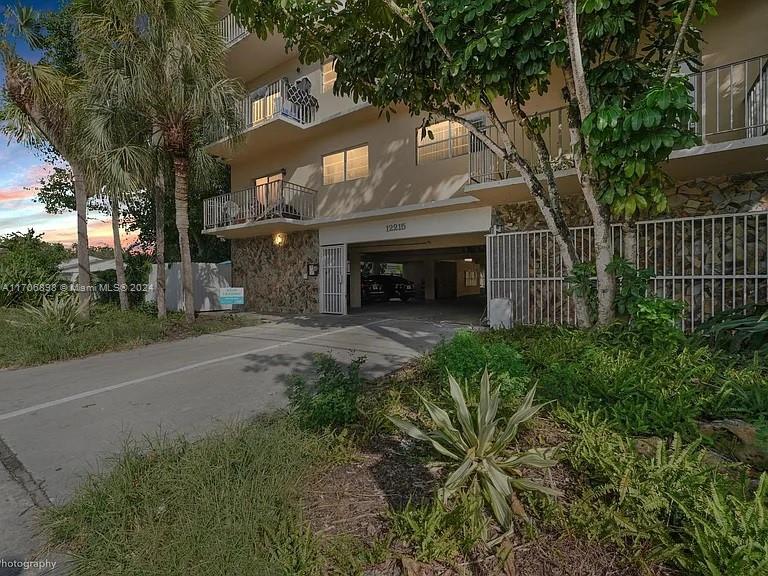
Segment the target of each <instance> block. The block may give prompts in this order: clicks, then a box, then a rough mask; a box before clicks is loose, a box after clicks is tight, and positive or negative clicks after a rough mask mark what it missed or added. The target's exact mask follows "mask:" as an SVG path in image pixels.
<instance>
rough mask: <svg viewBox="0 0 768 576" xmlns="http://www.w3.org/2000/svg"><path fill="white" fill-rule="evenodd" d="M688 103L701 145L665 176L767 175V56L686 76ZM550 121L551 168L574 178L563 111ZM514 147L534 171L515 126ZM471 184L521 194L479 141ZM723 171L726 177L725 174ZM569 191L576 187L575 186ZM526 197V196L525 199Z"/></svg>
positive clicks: (677, 159)
mask: <svg viewBox="0 0 768 576" xmlns="http://www.w3.org/2000/svg"><path fill="white" fill-rule="evenodd" d="M689 79H690V82H691V97H692V98H693V102H694V105H695V107H696V111H697V113H698V116H699V120H698V122H697V123H696V124H694V125H693V126H691V128H692V129H693V130H694V131H695V132H696V134H697V135H698V136H699V138H700V139H701V143H702V144H701V145H700V146H697V147H695V148H692V149H688V150H678V151H675V152H673V154H672V155H671V158H670V160H671V162H670V164H669V167H668V171H669V172H670V173H671V174H672V175H673V176H675V177H677V178H680V179H688V178H696V177H703V176H709V175H716V174H718V173H719V174H722V173H738V172H748V171H754V170H760V169H765V167H766V165H765V162H764V159H765V156H766V153H768V56H758V57H755V58H750V59H748V60H742V61H739V62H734V63H732V64H726V65H724V66H719V67H717V68H712V69H708V70H704V71H702V72H699V73H695V74H691V75H690V76H689ZM536 115H537V116H542V117H546V118H547V119H548V123H547V128H546V130H545V132H544V134H543V136H544V140H545V141H546V142H547V145H548V148H549V151H550V154H551V159H552V162H553V167H554V168H555V171H556V173H557V174H558V176H560V177H573V160H572V157H571V142H570V137H569V133H568V116H567V111H566V109H565V107H563V108H556V109H554V110H549V111H546V112H540V113H537V114H536ZM506 126H507V130H508V131H509V134H510V136H511V137H512V141H513V142H514V144H515V145H516V146H517V148H518V151H519V152H520V154H521V156H522V157H523V158H525V159H526V160H528V162H530V163H531V165H532V166H534V167H536V166H537V165H538V160H537V157H536V152H535V149H534V148H533V145H532V143H531V142H530V140H529V139H528V138H527V137H526V136H525V135H524V133H523V130H522V128H521V126H520V125H519V124H517V123H516V122H514V121H512V122H508V123H507V124H506ZM486 134H488V136H490V137H491V139H492V140H494V142H500V139H499V134H498V131H497V130H496V129H495V128H494V127H493V126H489V127H487V128H486ZM469 161H470V169H469V173H470V184H469V186H468V188H467V190H468V191H470V192H471V193H472V194H473V195H477V194H476V191H477V190H480V189H485V188H489V189H490V188H495V189H499V188H501V187H502V186H501V184H502V183H503V182H504V183H506V184H509V185H510V186H513V187H516V188H517V187H520V189H521V190H523V189H524V185H523V184H522V181H521V179H520V175H519V174H518V172H517V171H516V170H515V169H514V168H513V167H512V165H510V164H506V163H504V162H502V161H501V160H500V159H499V158H498V156H496V155H495V154H493V153H492V152H491V151H490V150H489V149H488V148H487V147H486V146H485V145H484V144H483V143H482V142H480V141H479V140H478V139H477V138H474V137H473V138H472V141H471V144H470V158H469ZM724 170H725V172H724ZM569 187H573V188H575V187H577V185H576V184H575V183H573V182H570V183H567V184H566V186H565V189H566V191H568V188H569ZM498 192H499V193H497V194H496V196H489V197H488V199H489V200H490V199H493V200H495V201H499V200H514V201H516V200H521V199H523V197H518V196H521V194H519V193H518V192H520V191H516V192H515V193H514V194H513V195H512V196H513V197H510V195H509V194H507V193H506V192H509V190H507V191H506V192H505V191H501V190H498ZM523 195H524V194H523Z"/></svg>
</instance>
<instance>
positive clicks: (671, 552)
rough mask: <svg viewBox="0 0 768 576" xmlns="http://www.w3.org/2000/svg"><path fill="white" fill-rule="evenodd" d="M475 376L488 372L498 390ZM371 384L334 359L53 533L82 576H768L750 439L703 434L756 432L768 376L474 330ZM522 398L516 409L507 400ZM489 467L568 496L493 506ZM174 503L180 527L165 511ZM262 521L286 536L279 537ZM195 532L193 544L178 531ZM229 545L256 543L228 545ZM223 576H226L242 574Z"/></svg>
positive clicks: (173, 451)
mask: <svg viewBox="0 0 768 576" xmlns="http://www.w3.org/2000/svg"><path fill="white" fill-rule="evenodd" d="M480 362H486V363H487V364H488V365H489V366H491V365H492V364H493V371H492V370H491V369H489V371H488V374H489V376H488V377H485V378H484V377H482V364H480ZM478 366H479V367H480V373H479V374H478V373H477V372H476V369H477V368H478ZM361 367H362V360H357V361H355V362H352V364H351V365H345V364H340V363H338V362H337V361H336V360H333V359H332V358H330V357H328V356H319V357H317V359H316V366H315V372H314V374H313V375H312V376H310V377H309V378H306V379H304V380H295V381H294V386H293V389H292V392H291V409H290V410H289V411H288V412H287V413H285V414H283V415H280V416H277V417H275V418H272V419H269V420H267V421H256V422H250V423H246V424H244V425H243V427H240V428H238V429H236V430H239V431H237V432H231V431H230V432H227V433H225V434H223V435H214V436H211V437H209V438H206V439H204V440H202V441H200V442H195V443H192V442H188V443H186V442H185V443H181V444H168V445H166V447H165V448H159V447H157V446H150V447H149V448H145V449H143V450H138V449H132V450H129V451H127V452H126V453H125V454H124V455H123V456H122V457H121V459H120V460H118V464H117V466H116V468H115V472H113V473H112V474H109V475H107V476H104V477H102V478H100V479H97V480H94V481H93V482H92V483H90V484H89V485H88V486H87V487H86V488H85V489H84V490H83V491H81V493H80V495H79V496H78V497H76V499H75V500H74V501H73V502H72V503H71V504H69V505H66V506H64V507H63V508H58V509H56V510H55V511H54V512H52V513H51V514H50V516H49V517H48V521H49V523H48V527H49V531H50V533H51V534H52V535H53V542H54V543H56V544H64V545H68V546H69V547H70V548H74V550H75V551H76V552H77V553H78V554H80V555H81V556H79V557H78V558H79V559H78V560H77V567H78V569H79V570H80V571H79V572H77V571H76V572H75V573H76V574H78V573H79V574H96V573H98V571H97V568H98V569H102V570H107V568H105V567H114V566H118V567H120V566H122V568H119V569H118V570H117V571H115V570H112V572H113V573H132V574H152V573H157V570H158V569H161V570H166V571H165V572H163V573H167V574H182V573H185V574H187V573H189V574H195V573H203V572H196V571H195V570H198V568H197V567H198V566H206V567H208V568H210V565H209V564H207V561H208V560H207V558H208V557H207V556H205V554H207V552H209V551H210V550H209V548H208V543H207V542H201V540H202V538H203V536H202V535H203V534H207V535H209V538H210V539H211V541H212V542H216V543H217V545H218V546H219V547H220V548H221V550H220V551H219V552H218V556H216V555H215V554H214V557H216V558H220V559H222V562H223V564H224V566H225V567H226V568H227V569H228V570H229V573H231V572H232V571H234V572H238V571H239V570H242V569H243V568H244V567H245V568H248V569H250V568H252V567H254V566H256V567H262V568H261V569H262V570H263V572H259V573H264V574H286V575H288V574H291V575H318V576H319V575H321V574H323V575H324V574H339V575H341V574H344V575H345V576H346V575H350V574H366V575H369V576H385V575H386V576H392V575H396V574H403V575H406V576H412V575H425V576H429V575H437V574H441V575H456V576H459V575H464V574H478V575H485V574H487V575H490V574H495V575H507V576H508V575H510V574H514V575H516V576H534V575H536V576H541V575H544V574H546V575H547V576H558V575H571V576H574V575H579V576H596V575H607V574H622V575H638V576H640V575H648V574H651V575H658V576H661V575H665V576H666V575H670V574H681V575H687V576H688V575H689V576H694V575H695V576H699V575H706V576H716V575H718V576H723V575H729V576H730V575H735V574H738V575H740V576H741V575H745V576H759V575H761V574H765V573H766V570H768V564H766V562H768V560H767V559H768V522H767V521H766V515H765V505H766V492H767V491H768V480H767V479H766V476H765V474H762V475H761V470H760V467H759V466H758V465H757V464H754V463H752V462H749V461H741V460H740V457H739V455H740V453H739V452H738V451H737V450H733V448H734V446H735V444H736V442H735V439H734V438H732V439H731V440H734V441H733V442H731V443H728V442H723V441H721V439H719V438H718V437H716V436H712V435H711V434H708V433H707V426H713V425H716V424H717V423H731V424H732V423H734V422H744V423H746V424H749V425H753V424H756V423H759V419H760V411H761V410H764V407H765V405H764V404H762V403H763V402H765V397H766V394H768V392H767V391H766V387H767V386H768V383H767V382H768V380H767V379H766V373H765V366H763V365H761V364H759V363H755V362H753V361H745V359H744V358H742V357H736V356H731V355H728V354H727V353H725V352H723V351H721V350H717V349H714V348H710V347H708V346H707V345H706V344H705V343H704V342H702V341H701V340H698V339H696V338H687V337H680V338H679V339H678V338H675V339H674V340H673V341H672V343H671V344H670V343H668V344H667V345H659V344H657V343H655V342H654V341H653V339H648V338H646V337H645V336H644V335H643V334H642V331H638V330H636V329H635V328H634V327H629V328H627V327H625V326H617V327H613V328H610V329H604V330H600V331H594V332H579V331H575V330H570V329H562V328H551V327H550V328H545V327H536V328H525V329H516V330H511V331H499V332H472V331H464V332H460V333H458V334H457V335H456V337H455V338H453V339H452V340H448V341H446V342H444V343H442V344H441V345H440V346H438V347H437V349H436V350H435V351H434V352H433V353H432V354H431V355H429V356H426V357H423V358H420V359H418V360H416V361H414V362H412V363H411V364H409V365H407V366H405V367H403V368H402V369H400V370H398V371H397V372H396V373H394V374H392V375H390V376H388V377H386V378H384V379H381V380H378V381H376V382H366V381H365V380H364V379H362V378H361V376H360V369H361ZM449 370H455V371H456V373H457V374H461V377H457V378H456V379H453V378H451V377H449V375H448V374H449ZM494 374H499V375H501V377H500V378H499V380H498V381H496V380H495V376H494ZM505 374H506V376H504V375H505ZM510 378H512V379H515V382H517V383H518V385H517V389H519V390H521V392H517V391H514V392H510V393H509V394H507V395H504V394H503V393H502V390H503V387H504V383H505V381H507V380H509V379H510ZM534 384H535V385H536V393H535V394H536V402H539V403H541V402H549V404H547V405H546V406H545V407H543V408H540V407H539V406H538V405H535V404H534V401H533V395H532V394H528V395H526V392H529V391H530V390H531V389H532V388H533V387H534ZM657 396H660V398H657ZM665 404H666V406H667V410H666V411H665V409H664V405H665ZM539 408H540V409H539ZM537 409H538V410H537ZM533 412H535V413H533ZM520 414H523V416H525V417H524V418H522V417H521V416H520ZM393 419H394V420H395V421H396V422H397V424H398V425H399V426H400V427H401V428H403V430H405V432H403V431H401V430H400V429H399V428H398V426H396V425H394V424H393V423H392V420H393ZM406 421H407V422H408V423H406ZM510 422H512V423H513V428H516V430H515V431H516V434H513V435H512V437H511V438H509V442H507V443H502V444H504V449H503V450H502V452H499V453H498V454H492V453H490V452H489V453H486V452H485V451H484V449H480V446H479V445H480V443H481V438H480V437H481V436H482V437H483V438H486V439H487V440H490V441H491V442H490V443H489V444H488V446H491V445H492V440H493V439H499V438H500V437H501V436H503V435H504V434H505V430H507V429H508V428H509V423H510ZM417 430H418V431H417ZM472 434H474V438H475V439H476V440H473V439H472ZM287 436H290V438H288V437H287ZM425 439H426V441H420V440H425ZM434 442H437V443H438V444H440V446H441V449H436V446H435V444H434ZM174 446H176V447H175V448H174ZM178 446H182V447H183V449H179V448H178ZM257 451H258V454H257ZM527 454H534V455H536V456H537V457H541V458H542V459H546V460H547V462H546V466H544V467H543V468H538V467H536V462H528V463H527V464H530V465H522V466H520V467H519V468H517V467H515V470H506V471H504V468H503V467H502V471H503V474H497V472H498V470H495V467H494V466H493V465H492V464H493V463H492V462H489V461H488V458H484V457H485V456H488V455H490V456H492V457H493V458H496V457H498V458H500V459H501V461H502V462H506V461H507V460H510V459H512V460H514V459H515V457H516V455H518V456H519V455H522V456H520V458H525V457H526V455H527ZM212 455H213V456H212ZM493 458H491V459H493ZM193 460H194V464H191V462H192V461H193ZM497 463H498V462H497ZM517 463H518V464H526V463H525V462H520V461H519V460H517ZM481 467H482V469H483V471H486V472H488V473H489V477H490V476H491V475H492V476H493V480H490V482H491V483H494V482H495V483H498V484H500V485H501V486H502V487H503V486H507V488H509V487H510V486H511V484H510V483H508V482H509V477H512V478H513V479H514V480H516V481H518V482H522V483H523V485H524V488H525V487H528V486H529V483H531V482H536V483H537V484H540V485H543V486H545V487H547V488H549V489H550V490H548V491H549V492H551V493H552V494H559V495H558V496H542V495H537V494H536V493H535V492H532V491H529V490H527V489H522V490H519V489H515V490H514V491H513V490H506V491H505V490H503V489H501V490H496V493H495V496H492V494H493V491H492V490H486V491H485V493H483V491H482V490H480V492H479V494H478V493H477V492H475V491H473V490H472V489H471V487H472V485H473V481H474V480H477V485H478V486H480V487H483V486H485V485H487V482H486V483H485V484H484V483H483V480H482V479H481V478H480V477H479V476H480V474H476V472H477V470H478V469H480V468H481ZM287 469H290V470H292V471H294V474H293V475H292V476H291V477H290V478H289V479H288V481H287V484H286V485H285V486H284V485H283V484H282V483H279V482H276V481H275V480H274V474H275V470H287ZM191 470H194V474H192V473H190V471H191ZM127 471H129V472H131V471H132V472H131V474H132V475H129V476H128V477H126V472H127ZM194 475H196V476H198V477H200V480H198V481H195V482H192V480H190V479H189V478H191V476H194ZM506 475H508V476H506ZM218 477H221V481H220V482H219V483H217V482H218V481H217V480H215V478H218ZM127 478H130V481H128V480H127ZM144 478H146V479H147V480H146V481H145V480H144ZM174 478H179V479H180V480H178V482H179V483H180V486H179V487H178V488H177V487H176V486H175V482H176V480H172V479H174ZM505 482H507V483H506V484H505ZM214 485H215V486H216V495H215V496H212V495H209V496H205V498H208V497H210V498H214V499H215V500H216V501H217V502H219V503H223V505H224V508H225V514H224V516H225V517H224V518H223V519H220V518H215V519H211V518H210V514H211V512H210V510H211V509H210V507H209V504H208V503H206V502H204V503H203V504H200V503H199V502H197V503H196V504H195V506H196V507H193V506H192V504H191V503H192V502H193V501H195V500H196V499H200V498H203V497H204V496H203V495H204V494H205V493H206V491H208V492H211V491H213V486H214ZM494 485H495V484H494ZM496 487H497V488H498V486H496ZM118 488H119V489H118ZM515 488H517V487H515ZM513 496H514V497H513ZM500 501H501V502H503V504H504V510H507V507H508V510H509V511H507V512H506V514H508V515H510V516H512V515H513V516H514V517H515V521H514V523H513V524H514V530H509V524H507V522H506V520H505V519H506V518H508V517H509V516H507V515H505V512H503V511H501V508H502V506H500V505H499V502H500ZM171 502H175V503H176V504H175V506H176V508H180V509H181V510H180V511H179V512H177V511H176V510H175V509H174V511H173V512H169V511H168V509H169V507H170V503H171ZM233 502H239V506H240V508H239V509H238V510H235V508H236V507H235V506H234V504H232V503H233ZM267 502H271V503H272V504H269V506H268V509H267V508H264V507H263V506H267V505H266V504H265V503H267ZM105 503H106V504H105ZM105 506H106V510H104V508H105ZM164 506H165V507H164ZM283 506H285V507H283ZM240 509H245V510H246V512H241V511H240ZM257 509H258V510H260V511H261V512H264V513H266V514H271V515H272V516H273V517H274V518H276V519H278V520H279V522H278V523H277V526H276V527H275V528H267V527H265V525H264V520H263V517H262V516H261V515H260V514H257V513H256V512H255V510H257ZM178 522H183V523H184V526H183V530H182V532H180V535H183V536H184V538H181V537H179V536H178V535H177V534H176V533H175V532H174V531H173V527H175V526H176V525H177V523H178ZM232 526H237V527H238V529H239V530H240V535H237V536H232V537H230V532H229V530H230V529H231V528H232ZM104 534H111V535H114V534H117V536H110V537H104V536H102V535H104ZM275 534H278V536H279V542H278V541H277V540H275V538H276V536H275ZM190 535H193V536H195V538H196V539H195V538H193V539H192V540H190V539H189V536H190ZM150 536H153V537H150ZM157 541H161V542H162V544H159V543H157ZM190 541H192V542H197V543H199V544H196V545H194V546H193V545H191V544H189V542H190ZM116 542H117V545H116ZM234 546H237V547H238V548H237V549H235V548H233V547H234ZM243 547H246V548H247V549H248V550H249V551H251V556H250V557H248V558H246V557H245V556H244V554H243V552H242V549H243ZM155 548H162V549H161V550H158V551H155ZM124 555H125V556H126V557H127V558H128V560H125V561H123V562H125V563H124V564H122V565H121V564H119V561H122V560H120V559H121V558H123V556H124ZM153 555H154V557H153ZM137 558H139V559H140V562H139V560H137ZM169 558H181V559H183V562H184V563H183V564H182V566H183V568H184V570H186V571H182V569H181V568H179V569H173V568H169V566H170V564H169V563H168V559H169ZM288 558H291V559H293V560H291V561H289V560H287V559H288ZM258 562H264V563H265V564H258ZM267 565H268V566H269V569H267V568H264V566H267ZM123 568H131V570H128V569H123ZM216 570H218V567H217V568H215V569H211V570H210V571H209V573H212V574H216V573H227V572H225V571H222V572H216ZM107 571H108V570H107Z"/></svg>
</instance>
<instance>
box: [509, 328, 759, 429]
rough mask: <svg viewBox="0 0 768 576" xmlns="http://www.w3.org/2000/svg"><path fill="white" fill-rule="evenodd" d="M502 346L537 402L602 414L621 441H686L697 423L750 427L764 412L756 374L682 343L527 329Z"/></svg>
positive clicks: (756, 366) (756, 365) (721, 356)
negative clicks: (730, 421) (531, 381)
mask: <svg viewBox="0 0 768 576" xmlns="http://www.w3.org/2000/svg"><path fill="white" fill-rule="evenodd" d="M506 338H507V339H509V340H510V341H513V342H514V343H515V345H516V346H517V347H518V349H520V350H521V352H522V354H523V357H524V359H525V360H527V362H528V364H529V366H530V370H531V373H532V377H535V378H537V379H538V382H539V393H540V394H541V395H542V396H543V397H544V398H545V399H548V400H557V401H558V402H559V403H560V405H561V406H563V407H565V408H568V409H575V408H577V407H584V408H587V409H589V410H592V411H602V413H603V415H604V417H605V418H606V419H607V420H608V421H609V422H610V423H611V424H612V425H613V426H615V427H616V428H617V430H618V431H619V432H622V433H625V434H630V435H658V436H669V435H671V434H672V433H673V432H679V433H681V434H683V435H684V436H685V437H692V436H695V435H697V431H696V428H697V421H699V420H702V419H718V418H742V419H745V420H749V421H755V420H756V419H757V418H759V417H760V415H761V414H765V413H767V412H766V410H768V378H767V374H766V368H765V367H764V366H761V365H760V364H759V363H757V362H755V363H752V364H750V365H744V363H743V362H741V363H737V362H736V361H735V360H734V359H733V358H729V357H728V356H726V355H724V354H723V353H721V352H718V351H714V350H712V349H711V348H709V347H707V346H703V345H701V344H699V343H696V342H691V341H689V340H686V339H683V340H682V341H680V342H675V343H673V344H669V343H668V344H667V345H650V344H649V343H647V342H645V343H642V342H638V341H637V340H636V339H635V338H628V337H627V336H626V334H625V333H624V331H623V330H621V331H619V329H618V328H616V327H614V328H612V329H609V330H593V331H589V332H584V331H577V330H570V329H565V328H543V327H534V328H524V329H517V330H513V331H509V332H507V333H506Z"/></svg>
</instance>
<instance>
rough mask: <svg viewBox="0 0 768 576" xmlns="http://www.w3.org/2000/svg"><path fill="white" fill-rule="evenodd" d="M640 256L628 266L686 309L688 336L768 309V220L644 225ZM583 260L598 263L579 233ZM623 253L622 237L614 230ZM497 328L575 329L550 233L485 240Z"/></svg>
mask: <svg viewBox="0 0 768 576" xmlns="http://www.w3.org/2000/svg"><path fill="white" fill-rule="evenodd" d="M636 227H637V250H636V251H635V254H633V255H627V258H628V259H629V260H630V261H631V262H633V263H634V264H635V265H636V266H637V267H638V268H641V269H642V268H651V269H653V270H654V275H653V277H652V279H651V282H650V285H649V292H650V293H653V294H656V295H658V296H662V297H665V298H672V299H674V300H679V301H682V302H684V303H685V305H686V306H685V312H684V315H683V320H682V328H683V329H684V330H689V331H690V330H692V329H693V328H695V327H696V326H697V325H699V324H700V323H701V322H702V321H704V320H706V319H707V318H709V317H711V316H712V315H714V314H716V313H718V312H720V311H722V310H727V309H730V308H735V307H738V306H742V305H745V304H749V303H752V302H764V301H768V212H749V213H742V214H727V215H717V216H699V217H689V218H674V219H663V220H648V221H643V222H638V223H637V225H636ZM572 235H573V238H574V243H575V246H576V251H577V253H578V254H579V257H580V258H581V259H582V260H585V261H588V260H591V259H592V258H593V252H594V242H593V238H592V235H593V232H592V228H591V227H582V228H573V229H572ZM613 238H614V247H615V251H616V253H617V254H620V253H621V252H622V249H621V230H620V228H619V227H618V226H615V227H614V230H613ZM486 242H487V245H486V249H487V260H488V270H487V275H488V280H487V282H488V284H487V286H488V288H487V290H488V310H489V317H490V322H491V325H492V326H510V325H514V324H574V323H575V321H576V319H575V312H574V309H573V303H572V300H571V297H570V295H569V293H568V286H567V283H566V282H565V279H564V275H563V263H562V258H561V256H560V250H559V247H558V245H557V243H556V242H555V239H554V237H553V236H552V234H551V233H550V232H549V231H547V230H535V231H527V232H508V233H502V234H491V235H489V236H488V237H487V239H486Z"/></svg>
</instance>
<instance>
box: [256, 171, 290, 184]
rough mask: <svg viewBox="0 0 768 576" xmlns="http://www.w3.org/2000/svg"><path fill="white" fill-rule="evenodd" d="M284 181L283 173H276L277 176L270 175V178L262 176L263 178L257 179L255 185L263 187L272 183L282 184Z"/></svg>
mask: <svg viewBox="0 0 768 576" xmlns="http://www.w3.org/2000/svg"><path fill="white" fill-rule="evenodd" d="M282 179H283V173H282V171H281V172H276V173H275V174H269V175H268V176H262V177H261V178H255V179H254V180H253V183H254V184H255V185H256V186H263V185H264V184H271V183H272V182H280V181H281V180H282Z"/></svg>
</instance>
